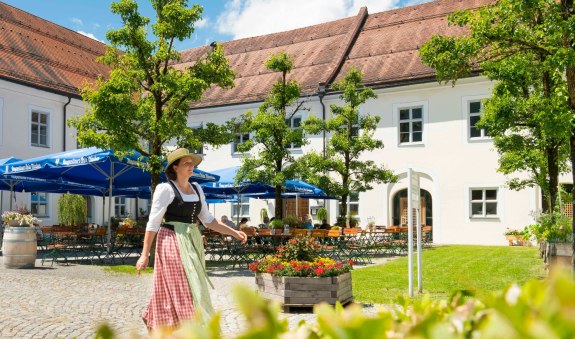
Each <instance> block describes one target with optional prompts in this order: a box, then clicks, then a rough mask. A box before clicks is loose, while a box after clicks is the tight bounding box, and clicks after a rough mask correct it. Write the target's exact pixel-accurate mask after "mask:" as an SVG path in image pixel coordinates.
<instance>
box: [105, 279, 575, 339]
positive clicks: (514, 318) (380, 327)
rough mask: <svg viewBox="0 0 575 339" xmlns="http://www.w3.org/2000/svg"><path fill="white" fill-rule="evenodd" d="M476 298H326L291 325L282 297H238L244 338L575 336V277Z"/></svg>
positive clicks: (207, 331) (200, 331) (208, 332)
mask: <svg viewBox="0 0 575 339" xmlns="http://www.w3.org/2000/svg"><path fill="white" fill-rule="evenodd" d="M468 295H469V294H468V293H466V292H464V291H462V292H459V293H455V294H454V295H453V296H451V297H450V298H449V299H448V300H440V301H433V300H431V299H429V298H422V299H421V300H415V301H414V300H410V299H403V298H399V299H398V300H397V302H396V305H395V307H389V308H381V309H380V310H379V313H378V314H376V315H375V316H368V315H365V314H364V313H363V311H362V309H361V306H360V305H357V304H354V305H351V306H349V307H346V308H343V307H342V306H341V305H340V304H336V306H335V307H332V306H329V305H327V304H324V303H322V304H320V305H317V306H316V307H315V308H314V313H315V314H316V316H317V324H316V323H311V322H309V323H308V322H306V321H305V320H302V321H301V322H300V323H299V324H298V326H297V327H295V328H294V329H292V330H288V321H287V319H286V318H285V317H281V316H280V314H279V312H280V305H279V303H278V302H275V301H271V302H270V301H268V300H264V299H263V298H261V297H260V296H259V295H258V294H257V293H256V292H254V291H253V290H252V289H250V288H247V287H242V286H238V287H236V288H235V289H234V297H235V299H236V301H237V303H238V307H239V310H240V312H241V313H242V314H243V316H244V317H245V319H246V322H247V326H246V329H245V330H244V332H242V333H238V334H236V335H237V337H238V338H242V339H258V338H366V339H370V338H438V339H439V338H441V339H444V338H462V339H463V338H533V339H535V338H573V337H575V322H573V305H575V282H574V281H573V279H571V278H570V277H569V276H568V275H567V274H565V273H564V272H558V273H556V274H553V275H552V276H551V277H550V278H549V279H546V280H531V281H529V282H527V283H526V284H525V285H524V286H523V287H519V286H518V285H514V284H512V285H509V286H508V287H506V288H504V289H503V290H502V291H501V292H498V293H496V294H495V295H493V296H491V297H488V298H485V299H484V300H478V299H475V298H469V297H468ZM220 318H221V316H220V315H219V314H216V316H214V318H213V319H212V320H211V321H210V323H209V325H208V326H206V327H203V326H199V325H198V322H195V324H194V323H192V322H190V323H185V324H184V325H183V326H182V328H180V329H179V330H176V331H175V332H171V331H170V332H168V331H169V330H167V329H163V330H159V331H155V333H153V336H154V337H158V338H159V337H162V338H163V337H168V336H169V337H170V338H221V333H220V330H219V321H220ZM104 326H105V325H104ZM104 326H103V327H102V328H101V329H100V330H99V331H98V332H97V333H98V334H97V337H98V338H112V337H113V333H112V331H111V329H109V328H108V327H107V326H106V327H104ZM103 329H104V330H103ZM104 333H105V334H106V335H102V334H104Z"/></svg>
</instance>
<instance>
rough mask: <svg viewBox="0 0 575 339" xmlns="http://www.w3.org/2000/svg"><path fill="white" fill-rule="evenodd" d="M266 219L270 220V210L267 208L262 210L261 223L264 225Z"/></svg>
mask: <svg viewBox="0 0 575 339" xmlns="http://www.w3.org/2000/svg"><path fill="white" fill-rule="evenodd" d="M266 218H268V210H267V209H266V208H262V209H261V210H260V221H261V223H262V224H265V222H266V221H265V220H266Z"/></svg>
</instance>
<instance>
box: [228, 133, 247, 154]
mask: <svg viewBox="0 0 575 339" xmlns="http://www.w3.org/2000/svg"><path fill="white" fill-rule="evenodd" d="M248 140H250V134H249V133H238V134H236V139H235V140H234V143H233V145H232V152H233V153H241V151H239V150H238V146H239V145H240V144H243V143H244V142H246V141H248Z"/></svg>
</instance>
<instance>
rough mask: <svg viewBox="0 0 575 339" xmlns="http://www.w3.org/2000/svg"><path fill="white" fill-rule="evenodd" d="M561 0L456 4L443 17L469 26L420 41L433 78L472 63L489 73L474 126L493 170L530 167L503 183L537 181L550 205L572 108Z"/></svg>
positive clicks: (574, 55)
mask: <svg viewBox="0 0 575 339" xmlns="http://www.w3.org/2000/svg"><path fill="white" fill-rule="evenodd" d="M564 2H565V1H554V0H534V1H521V0H501V1H497V2H493V3H490V4H489V5H486V6H485V7H482V8H479V9H477V10H469V11H463V12H456V13H454V14H452V15H450V16H449V21H450V24H452V25H458V26H466V27H467V28H468V34H466V35H459V36H434V37H432V38H431V39H430V40H429V41H428V42H426V43H425V44H424V45H423V46H422V47H421V49H420V56H421V58H422V60H423V62H424V63H426V64H427V65H429V66H431V67H433V68H434V69H435V71H436V75H437V79H438V80H439V81H440V82H451V83H453V84H455V82H456V81H457V80H458V79H460V78H462V77H465V76H468V75H470V74H471V72H473V71H477V70H478V69H480V70H481V72H482V74H483V75H485V76H487V77H488V78H489V79H491V80H495V81H496V82H495V83H494V88H493V92H492V96H491V98H489V99H486V100H484V113H483V115H482V118H481V121H480V122H479V123H478V124H477V127H479V128H483V129H486V131H487V132H488V134H489V136H491V137H493V142H494V145H495V147H496V149H497V151H498V152H499V156H500V158H499V171H500V172H502V173H504V174H506V175H511V174H513V173H520V172H526V173H529V177H528V178H526V179H525V178H524V177H525V176H524V175H522V178H510V179H509V181H508V184H509V187H510V188H511V189H517V190H520V189H523V188H525V187H527V186H533V185H539V186H540V187H541V189H542V192H543V195H544V198H545V199H546V200H547V202H548V205H549V206H550V210H552V209H553V205H554V204H555V199H556V195H557V189H556V188H557V186H558V176H559V174H561V173H565V172H568V171H569V170H568V167H567V166H568V162H567V159H568V156H569V142H568V141H569V137H570V135H571V134H572V131H571V120H572V117H573V113H574V110H573V107H571V108H570V107H569V106H570V105H569V94H568V93H570V94H572V97H571V100H572V101H573V99H574V97H573V95H575V92H573V91H571V92H569V91H568V86H567V84H568V81H567V80H568V78H569V74H567V76H565V65H566V63H573V61H575V50H574V49H572V48H569V49H565V48H563V46H564V43H565V40H564V37H565V36H566V34H569V35H572V33H571V31H569V28H568V27H570V25H571V24H569V23H568V21H570V20H573V19H567V17H569V16H570V14H569V15H567V16H565V14H566V13H562V12H563V9H564V8H567V7H563V6H566V5H565V3H564ZM571 7H572V5H571ZM570 13H572V12H570ZM570 45H572V44H570Z"/></svg>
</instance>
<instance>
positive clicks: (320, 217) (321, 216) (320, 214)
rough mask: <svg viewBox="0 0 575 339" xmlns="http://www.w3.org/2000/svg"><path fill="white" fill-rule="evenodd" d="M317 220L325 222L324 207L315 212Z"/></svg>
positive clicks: (325, 213)
mask: <svg viewBox="0 0 575 339" xmlns="http://www.w3.org/2000/svg"><path fill="white" fill-rule="evenodd" d="M316 216H317V220H319V221H322V220H324V219H325V220H327V217H328V215H327V210H326V209H325V207H320V208H318V210H317V215H316Z"/></svg>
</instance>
